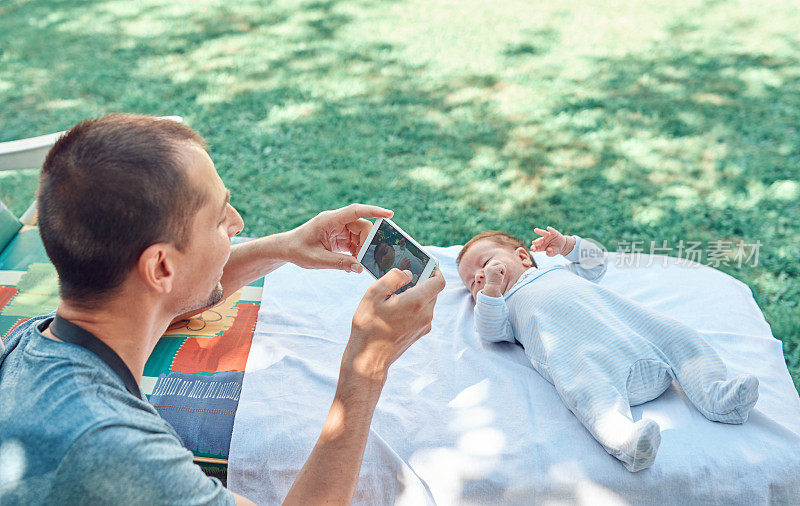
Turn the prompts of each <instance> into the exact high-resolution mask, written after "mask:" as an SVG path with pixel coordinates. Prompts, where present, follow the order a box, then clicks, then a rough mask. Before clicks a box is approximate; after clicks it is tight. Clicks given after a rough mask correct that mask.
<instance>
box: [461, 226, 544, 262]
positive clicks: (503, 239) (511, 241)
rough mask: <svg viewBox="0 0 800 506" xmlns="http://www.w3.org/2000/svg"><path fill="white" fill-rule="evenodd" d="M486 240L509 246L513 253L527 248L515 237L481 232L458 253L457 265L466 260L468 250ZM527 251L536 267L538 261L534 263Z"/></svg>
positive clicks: (496, 232) (493, 232)
mask: <svg viewBox="0 0 800 506" xmlns="http://www.w3.org/2000/svg"><path fill="white" fill-rule="evenodd" d="M484 239H486V240H490V241H492V242H493V243H495V244H499V245H500V246H508V247H509V248H511V250H512V251H516V249H517V248H525V244H524V243H523V242H522V241H520V240H519V239H517V238H516V237H514V236H513V235H511V234H507V233H505V232H500V231H499V230H489V231H487V232H481V233H480V234H478V235H476V236H475V237H473V238H472V239H470V240H469V241H467V244H465V245H464V247H463V248H461V251H459V252H458V256H457V257H456V265H459V264H460V263H461V259H462V258H464V254H465V253H466V252H467V250H468V249H470V248H471V247H472V246H473V245H474V244H475V243H476V242H478V241H482V240H484ZM525 251H527V252H528V258H530V259H531V262H533V266H534V267H536V261H534V259H533V257H532V256H531V252H530V251H528V248H525Z"/></svg>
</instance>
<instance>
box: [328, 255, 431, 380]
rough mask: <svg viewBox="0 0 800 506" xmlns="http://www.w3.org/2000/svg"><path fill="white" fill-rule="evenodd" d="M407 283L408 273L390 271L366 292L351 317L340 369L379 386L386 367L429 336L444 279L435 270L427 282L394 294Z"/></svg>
mask: <svg viewBox="0 0 800 506" xmlns="http://www.w3.org/2000/svg"><path fill="white" fill-rule="evenodd" d="M410 281H411V273H410V271H401V270H399V269H392V270H390V271H389V272H388V273H386V275H385V276H383V277H381V278H380V279H379V280H377V281H375V282H374V283H373V284H372V285H371V286H370V287H369V288H368V289H367V292H366V293H365V294H364V297H363V298H362V299H361V303H360V304H359V305H358V308H357V309H356V312H355V315H354V316H353V325H352V328H351V332H350V341H349V342H348V343H347V347H346V348H345V352H344V356H343V357H342V367H343V368H344V367H345V366H350V367H352V369H353V371H354V372H355V373H356V374H358V375H359V376H362V377H363V378H365V379H368V380H370V381H374V382H378V383H380V384H381V385H382V384H383V383H384V382H385V381H386V376H387V374H388V371H389V366H391V365H392V363H394V361H395V360H397V359H398V358H399V357H400V355H402V354H403V352H405V351H406V350H407V349H408V347H409V346H411V345H412V344H414V343H415V342H416V341H417V339H419V338H420V337H422V336H424V335H425V334H427V333H428V332H430V330H431V320H432V319H433V308H434V306H435V304H436V298H437V296H438V295H439V293H440V292H441V291H442V290H443V289H444V287H445V281H444V276H442V274H441V272H439V270H438V269H437V270H436V271H435V272H434V274H433V276H431V277H430V278H428V279H427V280H425V281H422V282H420V283H418V284H416V285H415V286H413V287H411V288H409V289H408V290H406V291H405V292H402V293H400V294H396V293H395V292H396V291H397V290H398V289H399V288H401V287H403V286H405V285H407V284H408V283H409V282H410Z"/></svg>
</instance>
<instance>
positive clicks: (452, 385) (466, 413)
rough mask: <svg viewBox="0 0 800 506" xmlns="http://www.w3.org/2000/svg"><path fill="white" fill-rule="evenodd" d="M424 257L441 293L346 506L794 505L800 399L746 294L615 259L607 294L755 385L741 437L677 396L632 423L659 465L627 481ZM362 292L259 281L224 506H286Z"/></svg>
mask: <svg viewBox="0 0 800 506" xmlns="http://www.w3.org/2000/svg"><path fill="white" fill-rule="evenodd" d="M430 249H431V251H432V253H433V254H434V255H436V256H437V257H438V258H439V259H440V261H441V265H442V271H443V273H444V275H445V278H446V280H447V288H446V289H445V291H444V292H443V293H442V294H441V295H440V296H439V300H438V303H437V306H436V312H435V315H434V322H433V330H432V331H431V333H430V334H428V335H427V336H425V337H423V338H422V339H421V340H420V341H419V342H417V343H416V344H414V345H413V346H412V347H411V348H410V349H409V350H408V351H407V352H406V353H405V354H404V355H403V356H402V357H401V358H400V359H399V360H398V361H397V362H396V363H395V364H394V365H393V366H392V368H391V370H390V374H389V379H388V381H387V383H386V386H385V388H384V391H383V394H382V396H381V400H380V402H379V403H378V407H377V409H376V411H375V416H374V418H373V421H372V429H371V432H370V435H369V440H368V442H367V448H366V452H365V455H364V461H363V465H362V469H361V475H360V477H359V482H358V488H357V490H356V494H355V497H354V501H353V502H354V504H365V505H372V504H403V505H406V504H407V505H418V504H436V505H440V506H443V505H450V504H534V503H536V504H539V503H567V504H629V503H630V504H643V503H647V504H665V503H670V504H689V503H704V504H725V505H730V504H746V505H755V504H789V503H797V501H800V399H798V395H797V392H796V390H795V389H794V386H793V385H792V382H791V379H790V376H789V373H788V371H787V368H786V365H785V363H784V360H783V355H782V352H781V343H780V342H779V341H778V340H776V339H774V338H773V337H772V334H771V332H770V328H769V325H767V323H766V322H765V321H764V318H763V316H762V314H761V311H760V310H759V308H758V306H757V305H756V303H755V301H754V300H753V297H752V294H751V292H750V290H749V288H748V287H747V286H746V285H744V284H742V283H741V282H739V281H737V280H735V279H734V278H732V277H730V276H728V275H726V274H723V273H721V272H719V271H716V270H714V269H711V268H708V267H703V266H697V264H694V265H695V267H688V266H686V265H676V264H675V260H674V259H667V258H666V257H652V258H651V257H648V256H642V257H641V258H640V259H639V260H640V262H639V265H638V266H637V267H630V266H628V265H629V261H628V260H627V259H626V258H628V257H619V258H617V257H616V256H615V255H611V258H610V260H609V269H608V273H607V274H606V276H605V278H604V279H603V280H602V282H601V283H602V284H603V285H605V286H608V287H609V288H612V289H614V290H617V291H619V292H620V293H623V294H625V295H626V296H628V297H631V298H633V299H635V300H638V301H640V302H642V303H644V304H647V305H649V306H652V307H653V308H655V309H657V310H659V311H661V312H663V313H665V314H667V315H670V316H672V317H674V318H677V319H678V320H681V321H683V322H685V323H687V324H688V325H691V326H692V327H694V328H696V329H697V330H699V331H700V332H702V333H703V335H705V336H706V338H707V339H708V340H709V342H711V344H712V345H713V346H714V348H715V349H717V351H718V352H719V354H720V355H721V356H722V358H723V360H724V361H725V363H726V364H727V365H728V368H729V373H730V374H732V375H733V374H738V373H740V372H750V373H753V374H756V375H757V376H758V378H759V381H760V383H761V386H760V398H759V401H758V403H757V404H756V406H755V409H754V410H753V412H752V413H751V415H750V419H749V420H748V422H747V423H745V424H744V425H742V426H732V425H725V424H721V423H714V422H710V421H708V420H706V419H705V418H704V417H703V416H702V415H701V414H700V413H699V412H698V411H697V410H696V409H695V408H694V407H693V406H692V405H691V403H690V402H689V401H688V399H687V398H686V397H685V395H684V394H683V392H682V391H680V390H679V388H678V387H676V386H675V385H674V384H673V386H671V387H670V388H669V389H668V390H667V391H666V392H665V393H664V394H663V395H662V396H661V397H659V398H658V399H656V400H654V401H651V402H648V403H645V404H643V405H641V406H637V407H634V408H632V411H633V415H634V418H635V419H637V420H638V419H639V418H640V417H642V416H647V417H648V418H652V419H653V420H655V421H657V422H658V424H659V425H660V426H661V430H662V442H661V447H660V449H659V452H658V457H657V459H656V462H655V465H654V466H653V467H652V468H650V469H647V470H645V471H642V472H639V473H635V474H633V473H629V472H628V471H627V470H625V468H624V467H623V466H622V465H621V464H620V463H619V462H617V461H616V460H615V459H614V458H613V457H612V456H610V455H608V454H607V453H606V452H605V451H604V450H603V448H602V447H601V446H600V445H599V444H598V443H597V442H596V441H595V440H594V439H592V437H591V436H590V435H589V433H588V432H587V431H586V430H585V429H584V428H583V426H582V425H581V424H580V423H579V422H578V420H577V419H576V418H575V417H574V416H573V415H572V413H570V412H569V411H568V410H567V408H566V407H565V406H564V405H563V404H562V402H561V400H560V399H559V398H558V396H557V394H556V391H555V389H554V388H553V387H552V386H551V385H550V384H549V383H547V382H546V381H545V380H544V379H543V378H542V377H540V376H539V375H538V373H536V371H534V370H533V368H532V366H531V365H530V364H529V363H528V362H527V361H526V357H525V354H524V353H523V350H522V348H520V347H519V346H516V345H511V344H508V343H499V344H494V343H484V342H481V341H480V340H479V339H478V337H477V335H476V334H475V332H474V323H473V303H472V298H471V297H470V294H469V292H468V291H467V290H466V289H465V288H464V287H463V286H462V283H461V281H460V279H459V277H458V273H457V271H456V266H455V256H456V254H457V253H458V251H459V247H456V246H454V247H450V248H436V247H431V248H430ZM556 258H561V257H556ZM536 260H537V262H539V263H540V264H543V265H547V264H548V263H550V262H552V260H553V259H549V258H546V257H544V258H543V257H542V256H541V255H539V256H537V257H536ZM562 261H563V259H562ZM651 261H652V265H650V266H649V267H647V264H648V262H651ZM618 262H619V263H620V265H617V263H618ZM662 262H667V264H668V265H667V266H663V265H662ZM371 282H372V278H371V277H370V276H369V275H367V274H362V275H356V274H346V273H341V272H331V271H306V270H302V269H299V268H296V267H294V266H286V267H283V268H281V269H279V270H277V271H275V272H274V273H272V274H270V275H269V276H267V282H266V284H265V288H264V294H263V301H262V306H261V312H260V313H259V318H258V325H257V327H256V334H255V335H254V338H253V346H252V349H251V351H250V356H249V359H248V361H247V369H246V373H245V377H244V384H243V387H242V394H241V400H240V401H239V408H238V411H237V414H236V419H235V423H234V428H233V438H232V442H231V451H230V465H229V469H228V484H229V486H230V487H231V489H232V490H234V491H235V492H239V493H241V494H243V495H245V496H246V497H249V498H251V499H253V500H255V501H256V502H258V503H260V504H279V503H280V501H281V500H282V499H283V497H285V495H286V493H287V492H288V490H289V488H290V486H291V484H292V482H293V480H294V478H295V476H296V475H297V473H298V471H299V470H300V468H301V467H302V466H303V463H304V462H305V460H306V458H307V457H308V455H309V453H310V452H311V449H312V448H313V446H314V444H315V442H316V440H317V438H318V436H319V433H320V430H321V428H322V424H323V422H324V420H325V417H326V415H327V412H328V408H329V407H330V403H331V400H332V398H333V394H334V391H335V387H336V381H337V377H338V368H339V361H340V359H341V354H342V351H343V350H344V346H345V343H346V342H347V338H348V336H349V331H350V321H351V318H352V315H353V312H354V311H355V308H356V306H357V304H358V301H359V300H360V299H361V296H362V295H363V293H364V291H365V290H366V288H367V287H368V286H369V285H370V283H371Z"/></svg>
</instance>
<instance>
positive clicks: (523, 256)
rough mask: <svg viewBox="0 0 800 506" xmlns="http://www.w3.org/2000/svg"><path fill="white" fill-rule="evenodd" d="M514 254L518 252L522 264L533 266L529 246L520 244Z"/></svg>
mask: <svg viewBox="0 0 800 506" xmlns="http://www.w3.org/2000/svg"><path fill="white" fill-rule="evenodd" d="M514 254H516V255H517V256H518V257H519V259H520V261H521V262H522V265H524V266H525V267H533V261H532V260H531V255H530V253H529V252H528V249H527V248H524V247H523V246H520V247H519V248H517V249H516V250H515V251H514Z"/></svg>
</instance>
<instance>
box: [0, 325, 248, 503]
mask: <svg viewBox="0 0 800 506" xmlns="http://www.w3.org/2000/svg"><path fill="white" fill-rule="evenodd" d="M52 318H53V315H49V316H44V317H38V318H32V319H31V320H28V321H27V322H25V323H23V324H21V325H20V326H19V327H17V328H16V329H14V331H12V332H11V333H10V334H9V335H8V336H7V337H6V338H5V339H4V340H3V341H2V344H0V504H4V505H5V504H17V503H21V504H40V503H48V504H57V503H60V504H111V503H113V504H133V503H135V504H234V502H235V501H234V498H233V495H232V494H231V493H230V492H229V491H228V490H227V489H226V488H225V487H223V486H222V484H221V483H220V482H219V480H217V479H216V478H209V477H208V476H206V475H205V474H203V472H202V471H201V470H200V468H199V467H198V466H196V465H195V464H194V463H193V462H192V454H191V452H189V451H188V450H186V449H185V448H184V447H183V446H182V445H181V441H180V438H179V437H178V435H177V434H176V433H175V431H174V430H173V429H172V427H171V426H170V425H169V424H168V423H167V422H165V421H164V420H163V419H162V418H161V417H160V416H159V415H158V413H157V412H156V410H155V409H154V408H153V406H151V405H150V403H148V402H147V400H146V399H145V398H144V397H142V398H141V399H140V398H137V397H135V396H133V395H131V394H130V393H128V391H127V390H126V389H125V386H124V384H123V383H122V380H121V379H120V378H119V377H118V376H117V375H116V374H115V373H114V372H113V371H112V370H111V368H110V367H109V366H108V365H106V363H105V362H103V361H102V360H100V359H99V358H98V357H97V356H96V355H94V354H93V353H91V352H90V351H87V350H85V349H84V348H81V347H79V346H76V345H74V344H70V343H65V342H62V341H55V340H53V339H49V338H47V337H45V336H43V335H42V332H41V331H42V330H43V329H45V328H47V325H49V323H50V321H51V320H52Z"/></svg>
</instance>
